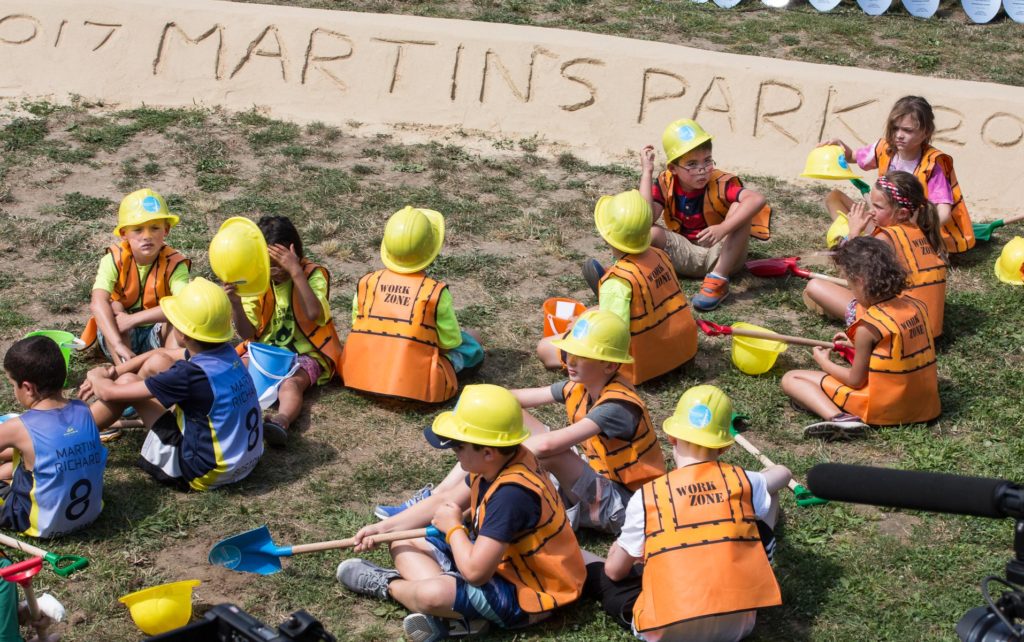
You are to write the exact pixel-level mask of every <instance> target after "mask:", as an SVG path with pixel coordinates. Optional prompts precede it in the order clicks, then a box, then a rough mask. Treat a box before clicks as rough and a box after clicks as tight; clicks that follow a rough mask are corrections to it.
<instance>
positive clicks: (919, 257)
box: [874, 223, 946, 338]
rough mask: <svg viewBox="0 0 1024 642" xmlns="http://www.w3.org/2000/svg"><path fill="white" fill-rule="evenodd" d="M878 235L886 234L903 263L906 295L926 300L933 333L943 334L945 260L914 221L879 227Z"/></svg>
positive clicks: (934, 334)
mask: <svg viewBox="0 0 1024 642" xmlns="http://www.w3.org/2000/svg"><path fill="white" fill-rule="evenodd" d="M874 235H875V236H882V237H885V238H886V240H888V241H889V244H890V245H892V247H893V249H895V250H896V256H897V257H898V258H899V260H900V263H902V264H903V267H904V268H906V269H907V272H908V275H907V283H908V285H907V288H906V289H905V290H904V291H903V293H904V294H907V295H910V296H912V297H914V298H915V299H917V300H918V301H920V302H921V303H924V306H925V309H926V310H927V311H928V321H929V325H930V326H931V330H932V336H933V337H936V338H937V337H941V336H942V323H943V318H944V316H945V310H946V263H945V261H943V260H942V257H940V256H939V255H938V254H937V253H936V252H935V250H934V249H933V248H932V246H931V244H930V243H929V242H928V238H927V237H926V236H925V235H924V232H922V231H921V228H919V227H917V226H916V225H914V224H913V223H900V224H899V225H892V226H889V227H880V228H876V229H875V231H874Z"/></svg>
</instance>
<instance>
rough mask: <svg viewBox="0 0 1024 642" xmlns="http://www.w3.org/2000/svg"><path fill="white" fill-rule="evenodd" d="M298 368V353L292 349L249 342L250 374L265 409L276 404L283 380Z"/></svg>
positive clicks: (261, 405) (261, 404) (261, 406)
mask: <svg viewBox="0 0 1024 642" xmlns="http://www.w3.org/2000/svg"><path fill="white" fill-rule="evenodd" d="M298 369H299V359H298V355H297V354H295V353H294V352H292V351H291V350H286V349H285V348H278V347H276V346H268V345H267V344H265V343H250V344H249V376H250V377H252V383H253V385H255V386H256V394H257V395H258V396H259V399H260V408H262V409H263V410H266V409H267V408H269V407H270V406H272V405H274V402H275V401H277V389H278V388H280V387H281V382H283V381H284V380H285V379H287V378H288V377H290V376H292V375H293V374H295V371H296V370H298Z"/></svg>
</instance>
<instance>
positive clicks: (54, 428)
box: [0, 400, 107, 537]
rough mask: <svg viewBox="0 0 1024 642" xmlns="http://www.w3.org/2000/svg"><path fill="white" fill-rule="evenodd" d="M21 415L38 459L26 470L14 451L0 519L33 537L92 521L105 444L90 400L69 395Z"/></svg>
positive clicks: (100, 488) (100, 506) (104, 461)
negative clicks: (70, 398) (61, 404)
mask: <svg viewBox="0 0 1024 642" xmlns="http://www.w3.org/2000/svg"><path fill="white" fill-rule="evenodd" d="M21 421H22V423H23V424H24V425H25V429H26V430H28V434H29V437H30V438H31V439H32V448H33V450H35V454H36V461H35V466H33V469H32V470H26V469H25V466H24V465H23V462H22V455H21V453H20V452H18V451H17V450H15V451H14V461H13V463H14V477H13V479H12V480H11V493H10V495H8V497H7V499H6V501H4V504H3V507H2V509H0V515H2V517H0V524H3V525H9V527H10V528H13V529H14V530H16V531H18V532H20V533H23V534H25V535H31V536H33V537H55V536H57V535H63V534H65V533H70V532H72V531H75V530H78V529H80V528H82V527H84V526H86V525H88V524H91V523H92V522H93V521H95V519H96V518H97V517H99V514H100V511H101V510H102V509H103V471H104V469H105V468H106V466H107V449H106V447H105V446H104V445H103V444H102V443H100V435H99V430H97V428H96V422H94V421H93V419H92V413H90V412H89V406H87V405H85V404H84V403H82V402H81V401H77V400H76V401H69V402H68V404H67V405H66V406H64V407H63V408H56V409H53V410H29V411H27V412H25V413H24V414H23V415H21Z"/></svg>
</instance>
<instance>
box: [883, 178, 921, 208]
mask: <svg viewBox="0 0 1024 642" xmlns="http://www.w3.org/2000/svg"><path fill="white" fill-rule="evenodd" d="M878 184H879V185H880V186H881V187H882V189H884V190H885V191H886V192H888V193H889V196H890V197H891V198H892V200H894V201H896V203H897V204H899V205H900V206H902V207H905V208H907V209H908V210H913V209H914V204H913V203H912V202H910V199H909V198H907V197H906V196H904V195H903V194H900V190H899V188H898V187H896V184H895V183H893V182H892V181H890V180H889V179H888V178H886V177H884V176H879V177H878Z"/></svg>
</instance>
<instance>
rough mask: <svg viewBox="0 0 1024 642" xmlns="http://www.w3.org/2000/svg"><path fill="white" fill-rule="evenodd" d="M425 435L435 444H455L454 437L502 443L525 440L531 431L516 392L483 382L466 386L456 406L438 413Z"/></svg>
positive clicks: (448, 445)
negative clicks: (526, 423)
mask: <svg viewBox="0 0 1024 642" xmlns="http://www.w3.org/2000/svg"><path fill="white" fill-rule="evenodd" d="M423 436H424V437H426V438H427V441H428V442H430V444H431V445H432V446H434V447H435V448H451V446H452V443H451V441H450V440H452V439H457V440H459V441H464V442H466V443H470V444H477V445H479V446H494V447H500V446H515V445H516V444H521V443H523V442H524V441H526V439H527V438H528V437H529V436H530V431H529V430H527V429H526V427H525V426H524V425H523V409H522V406H520V405H519V400H518V399H516V398H515V395H513V394H512V393H511V392H509V391H508V390H506V389H504V388H502V387H501V386H495V385H492V384H489V383H482V384H476V385H472V386H466V387H465V388H464V389H463V390H462V395H461V396H460V397H459V401H458V402H457V403H456V404H455V410H452V411H448V412H442V413H441V414H440V415H438V416H437V418H435V419H434V424H433V425H432V426H429V427H427V428H426V430H424V431H423Z"/></svg>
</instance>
